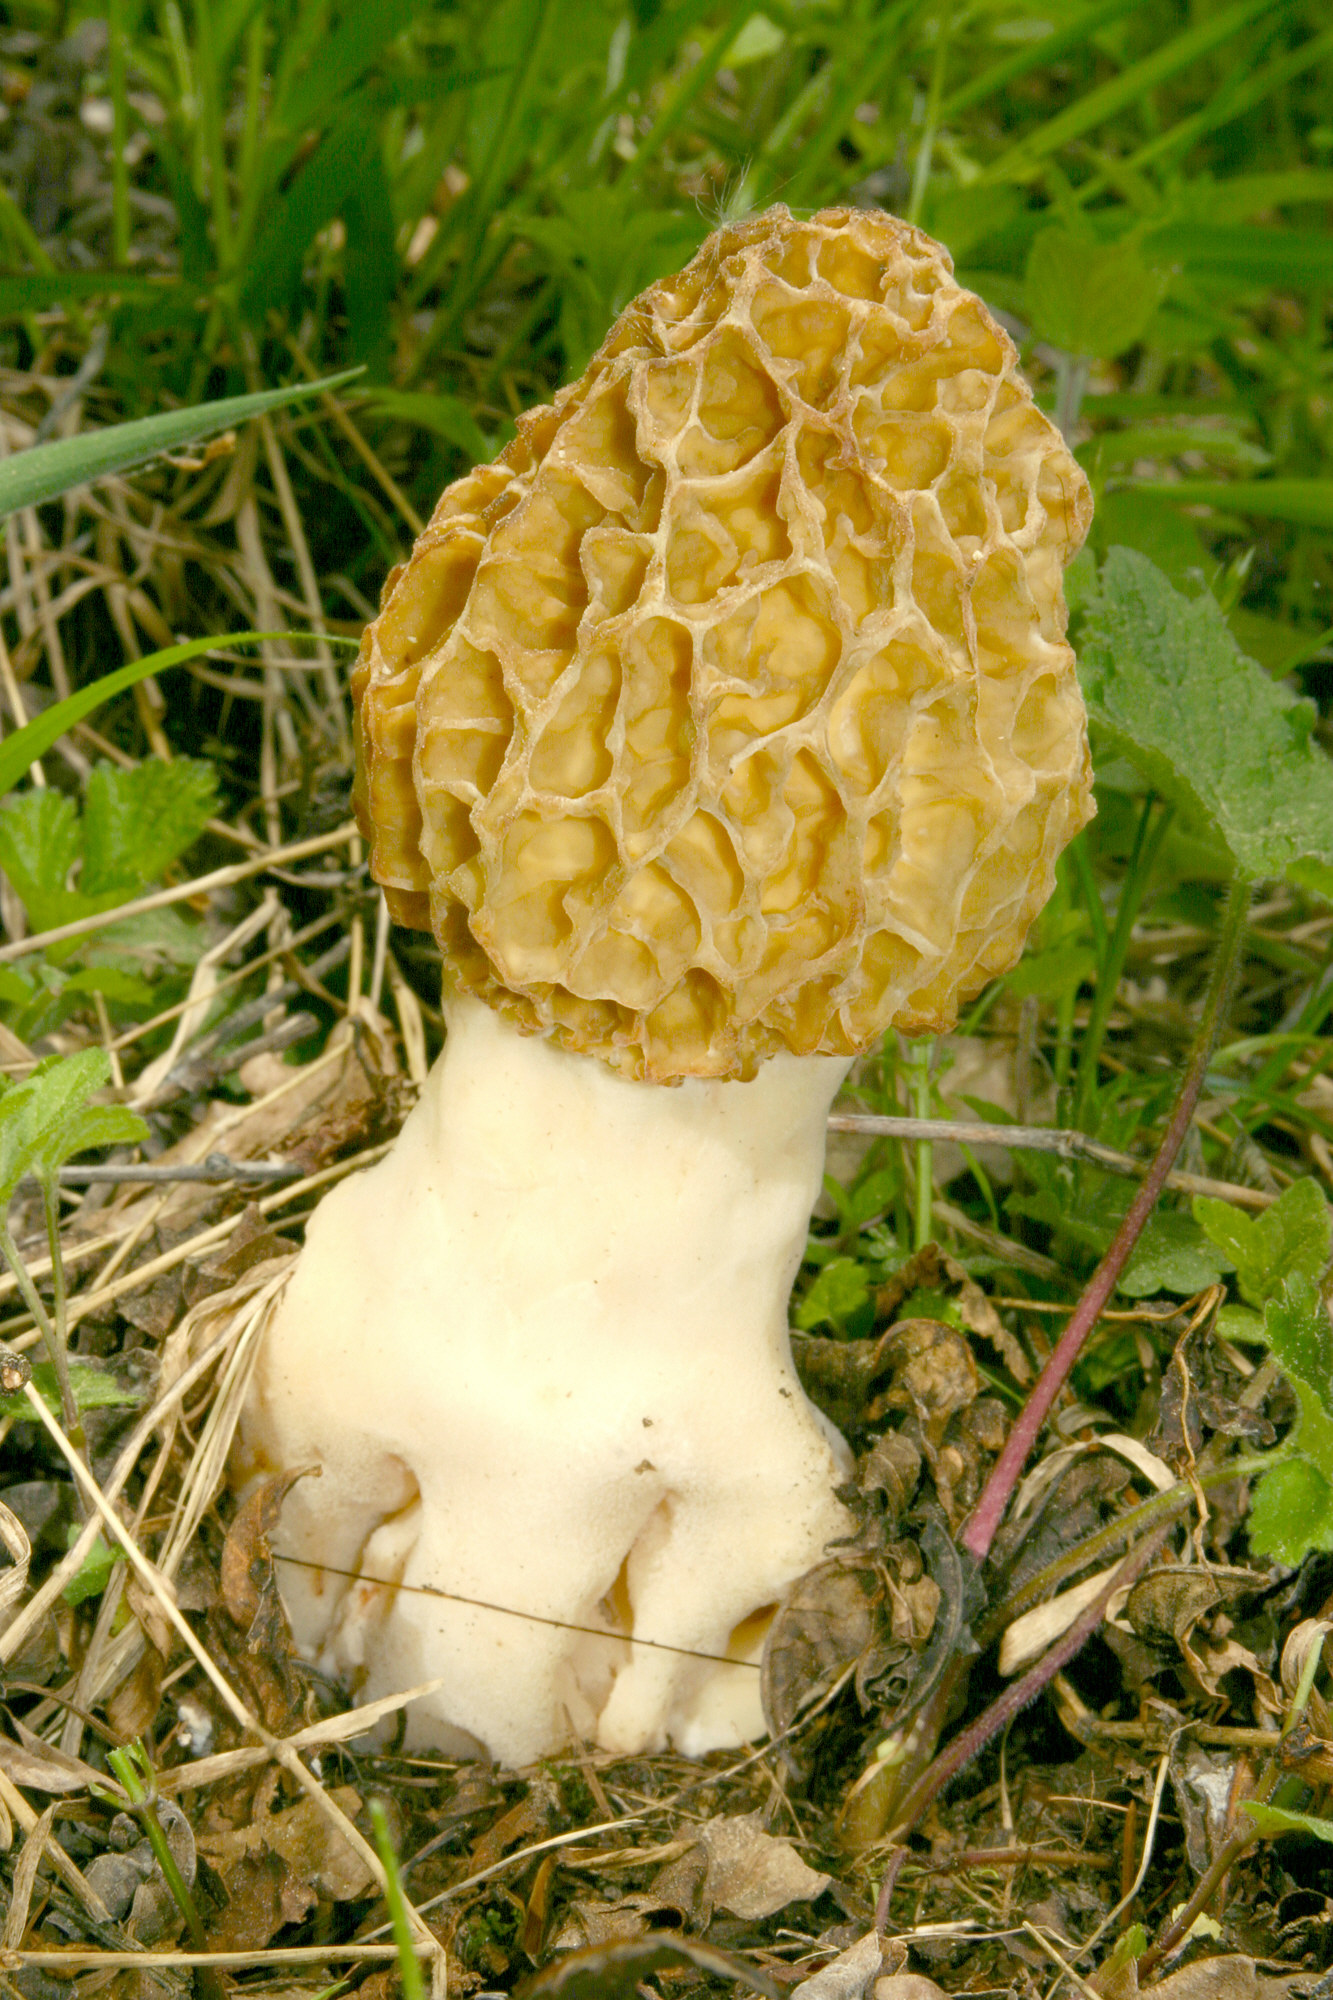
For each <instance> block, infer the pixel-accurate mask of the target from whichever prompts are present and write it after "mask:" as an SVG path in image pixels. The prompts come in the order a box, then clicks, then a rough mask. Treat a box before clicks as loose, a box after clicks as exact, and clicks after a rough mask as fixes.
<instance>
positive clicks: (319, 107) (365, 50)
mask: <svg viewBox="0 0 1333 2000" xmlns="http://www.w3.org/2000/svg"><path fill="white" fill-rule="evenodd" d="M423 4H424V0H359V4H358V5H355V6H352V7H348V8H347V9H345V11H344V13H343V18H342V19H341V20H340V21H339V23H338V25H337V27H336V28H335V29H334V30H333V32H332V33H331V34H330V35H329V36H328V37H327V39H326V40H325V42H324V43H323V45H322V47H321V49H320V52H319V61H318V62H317V63H312V64H311V65H310V67H309V68H308V69H306V70H303V71H302V72H301V74H300V75H299V76H297V77H295V78H294V79H293V82H292V87H291V89H290V90H289V91H288V92H287V93H286V95H285V96H284V98H283V100H282V102H281V103H279V104H276V105H275V106H274V108H273V113H272V117H271V120H270V123H271V124H272V126H274V127H275V128H280V129H281V130H283V131H284V132H288V133H290V134H291V135H292V140H293V144H297V143H299V141H300V140H301V138H302V137H303V136H304V134H305V133H307V132H309V131H311V130H313V129H314V128H315V127H316V126H318V125H320V124H322V122H323V120H324V117H325V115H326V113H327V112H328V111H329V110H330V108H331V107H332V106H333V105H334V104H335V103H336V102H337V100H338V99H339V98H340V97H342V96H343V94H344V93H345V92H346V91H349V90H350V89H351V88H352V86H353V85H354V84H356V83H359V82H360V80H361V78H362V77H363V76H364V75H365V73H366V71H367V70H368V69H369V68H370V66H371V64H372V63H374V62H375V61H376V59H377V58H378V56H379V54H380V52H381V50H382V49H384V48H385V47H387V45H388V44H389V43H390V42H391V41H393V40H394V39H395V37H396V36H398V35H400V34H401V33H402V32H403V29H404V28H406V27H407V26H408V25H409V24H410V22H411V20H412V17H413V15H414V14H416V13H418V12H420V11H421V8H422V6H423Z"/></svg>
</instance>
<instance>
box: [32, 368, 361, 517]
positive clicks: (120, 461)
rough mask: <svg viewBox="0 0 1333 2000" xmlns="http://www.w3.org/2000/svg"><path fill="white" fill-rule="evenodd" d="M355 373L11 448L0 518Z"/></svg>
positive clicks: (330, 386)
mask: <svg viewBox="0 0 1333 2000" xmlns="http://www.w3.org/2000/svg"><path fill="white" fill-rule="evenodd" d="M360 372H361V371H360V370H359V369H357V368H348V369H344V371H343V372H342V374H340V375H326V376H325V377H324V378H323V379H322V380H321V381H318V382H294V383H292V384H291V386H290V387H289V388H286V389H262V390H260V391H259V392H258V393H257V394H256V395H252V396H224V397H222V398H221V400H220V401H219V402H216V403H196V404H194V405H193V406H192V407H191V408H190V409H188V410H167V411H165V412H164V413H163V414H162V415H161V416H156V417H141V418H139V419H138V421H137V422H135V423H132V424H112V425H109V426H108V428H107V429H106V430H102V431H92V432H87V433H85V434H83V435H81V436H79V437H72V438H60V439H59V440H58V441H57V442H56V443H54V444H39V445H35V446H33V447H32V448H31V449H30V450H28V451H21V452H16V453H15V454H14V456H13V457H12V458H8V459H5V460H4V462H3V463H0V520H3V519H4V517H5V515H7V514H12V513H14V512H15V511H16V510H17V509H18V508H20V507H36V506H39V505H40V504H41V503H42V502H43V501H45V500H57V499H59V497H60V495H61V494H62V493H67V492H68V491H69V489H70V487H71V486H83V485H86V484H87V482H88V481H89V480H92V479H106V478H108V477H109V476H110V475H111V474H112V473H116V472H129V471H131V470H132V469H133V468H134V467H135V466H138V465H144V464H146V463H147V461H148V460H149V459H151V458H159V457H160V456H161V454H162V453H163V452H164V451H174V450H175V449H176V448H177V447H178V446H180V445H185V444H193V443H194V442H195V440H196V439H197V438H201V437H207V436H208V434H209V432H210V431H225V430H227V429H228V428H229V427H230V426H231V425H232V424H239V423H241V422H242V421H243V420H244V419H245V418H246V417H257V416H259V415H260V414H261V413H262V412H263V411H265V410H278V409H281V408H282V406H283V405H284V404H285V403H299V402H301V401H303V400H304V399H305V398H306V397H307V396H316V395H320V394H322V393H323V392H324V391H326V390H329V389H337V388H340V387H341V386H342V384H343V383H344V382H350V381H351V380H352V379H353V377H354V376H356V375H358V374H359V373H360Z"/></svg>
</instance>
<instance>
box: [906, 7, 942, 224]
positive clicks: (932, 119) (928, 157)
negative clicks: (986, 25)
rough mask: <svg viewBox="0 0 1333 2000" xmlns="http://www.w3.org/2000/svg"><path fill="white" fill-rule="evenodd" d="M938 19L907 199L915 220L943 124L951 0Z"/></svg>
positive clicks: (911, 218) (909, 216) (910, 215)
mask: <svg viewBox="0 0 1333 2000" xmlns="http://www.w3.org/2000/svg"><path fill="white" fill-rule="evenodd" d="M936 21H937V23H938V32H937V35H936V40H935V60H934V62H933V63H932V64H931V67H930V90H929V92H928V94H927V97H926V120H925V128H924V130H923V131H922V134H921V144H920V145H919V146H918V147H917V149H916V160H915V162H914V163H913V167H912V192H911V194H910V195H909V196H908V199H907V221H908V222H913V223H916V222H920V220H921V211H922V209H923V208H924V207H925V202H926V189H927V188H928V187H929V185H930V167H931V161H932V160H933V159H934V157H935V135H936V133H937V132H938V131H939V128H940V103H941V101H942V99H943V96H944V71H945V67H946V65H947V63H948V59H949V40H950V37H951V35H952V34H953V5H952V0H943V4H942V5H941V6H940V8H939V11H938V13H937V15H936Z"/></svg>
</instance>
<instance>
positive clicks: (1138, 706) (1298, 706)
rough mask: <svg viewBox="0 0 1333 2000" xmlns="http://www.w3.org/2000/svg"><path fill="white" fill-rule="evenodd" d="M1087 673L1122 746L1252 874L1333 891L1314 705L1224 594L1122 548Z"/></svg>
mask: <svg viewBox="0 0 1333 2000" xmlns="http://www.w3.org/2000/svg"><path fill="white" fill-rule="evenodd" d="M1079 673H1080V678H1081V679H1082V682H1083V690H1084V693H1085V695H1086V696H1087V700H1088V706H1089V709H1090V711H1091V713H1092V714H1093V716H1094V717H1095V719H1096V720H1097V722H1098V723H1099V724H1100V725H1101V727H1102V728H1103V729H1104V730H1105V731H1106V732H1107V735H1108V736H1109V737H1110V739H1111V742H1112V745H1113V747H1114V748H1116V749H1117V750H1119V751H1121V752H1122V753H1123V754H1124V755H1125V756H1126V757H1128V758H1129V759H1130V761H1131V762H1132V763H1133V764H1135V765H1136V767H1137V768H1138V769H1139V770H1140V771H1141V772H1142V773H1143V775H1144V776H1145V777H1146V778H1147V780H1148V782H1149V784H1151V785H1152V786H1153V787H1154V789H1155V790H1157V791H1158V792H1160V793H1161V794H1162V796H1163V797H1164V798H1167V799H1170V800H1171V801H1172V802H1173V803H1174V804H1175V805H1177V806H1178V807H1180V808H1181V810H1182V811H1183V812H1184V813H1186V814H1187V815H1188V816H1189V818H1191V819H1193V820H1194V821H1195V822H1196V823H1200V824H1202V825H1203V826H1204V827H1205V828H1208V829H1211V830H1213V831H1214V832H1215V833H1216V834H1217V835H1219V836H1220V838H1221V839H1222V840H1223V841H1224V842H1225V844H1226V846H1227V848H1228V850H1229V852H1230V854H1231V856H1232V858H1233V860H1234V862H1235V864H1236V867H1237V870H1238V871H1239V873H1240V874H1241V875H1243V876H1246V877H1248V878H1249V879H1250V880H1252V881H1255V880H1265V879H1272V878H1275V877H1281V876H1288V877H1290V878H1291V879H1293V880H1298V881H1300V882H1302V883H1303V884H1304V885H1305V886H1306V887H1310V888H1316V889H1318V890H1319V891H1320V892H1321V893H1322V894H1324V895H1326V896H1330V897H1333V762H1330V760H1329V758H1328V756H1327V755H1326V753H1325V752H1324V751H1323V749H1322V748H1321V747H1320V746H1319V745H1318V744H1317V743H1316V742H1314V741H1313V740H1312V730H1313V727H1314V722H1315V709H1314V706H1313V704H1312V703H1310V702H1307V701H1301V700H1298V699H1297V698H1296V697H1295V696H1294V695H1292V694H1291V693H1289V692H1288V690H1287V689H1286V688H1285V687H1283V686H1281V685H1280V684H1278V683H1277V682H1274V681H1272V680H1270V679H1269V677H1268V675H1267V674H1266V673H1264V671H1263V669H1262V668H1261V667H1259V666H1258V665H1256V663H1255V662H1254V661H1253V660H1249V659H1246V657H1245V655H1244V654H1243V653H1242V652H1241V650H1240V648H1239V647H1238V646H1237V644H1236V641H1235V639H1234V637H1233V636H1232V633H1231V631H1230V629H1229V627H1228V625H1227V623H1226V620H1225V618H1224V617H1223V615H1222V612H1221V611H1220V609H1219V608H1218V606H1217V604H1216V603H1215V602H1214V600H1213V599H1212V598H1211V597H1208V596H1204V597H1199V598H1194V599H1191V598H1187V597H1183V596H1182V595H1181V594H1180V592H1179V591H1177V590H1174V589H1173V588H1172V586H1171V584H1170V583H1169V582H1168V581H1167V579H1166V578H1165V577H1164V576H1163V575H1162V573H1161V571H1160V570H1159V569H1157V568H1156V566H1155V565H1154V564H1153V563H1151V562H1149V561H1148V559H1147V557H1146V556H1141V555H1138V554H1136V553H1135V552H1134V551H1133V550H1131V549H1124V548H1114V549H1112V550H1111V551H1110V553H1109V555H1108V556H1107V558H1106V563H1105V566H1104V567H1103V570H1102V579H1101V588H1100V589H1099V591H1098V593H1097V595H1096V597H1095V598H1094V599H1093V600H1092V602H1091V604H1090V605H1089V606H1088V608H1087V610H1086V612H1085V614H1084V622H1083V633H1082V639H1081V643H1080V649H1079Z"/></svg>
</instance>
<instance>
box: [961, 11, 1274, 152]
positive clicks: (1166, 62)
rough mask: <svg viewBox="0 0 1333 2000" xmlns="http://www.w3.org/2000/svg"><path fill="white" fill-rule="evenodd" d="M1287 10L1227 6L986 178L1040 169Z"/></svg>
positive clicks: (1059, 117)
mask: <svg viewBox="0 0 1333 2000" xmlns="http://www.w3.org/2000/svg"><path fill="white" fill-rule="evenodd" d="M1286 11H1287V0H1279V4H1278V5H1277V6H1274V4H1273V0H1237V4H1236V5H1235V6H1232V7H1226V8H1224V9H1223V10H1222V12H1221V13H1220V14H1215V15H1213V17H1212V19H1211V20H1203V21H1200V22H1198V23H1196V25H1195V26H1194V27H1192V28H1187V29H1186V30H1185V32H1184V34H1181V35H1176V36H1174V37H1173V38H1172V40H1171V41H1169V42H1164V43H1163V44H1162V46H1161V48H1158V49H1154V50H1153V52H1152V54H1151V55H1147V56H1144V57H1143V58H1142V59H1141V60H1140V61H1139V62H1136V63H1131V64H1130V67H1129V68H1128V69H1126V70H1122V71H1121V72H1120V75H1119V76H1115V77H1111V78H1110V79H1109V80H1108V81H1107V82H1106V83H1103V84H1099V85H1098V86H1097V88H1096V89H1095V90H1090V91H1089V92H1088V93H1087V95H1086V96H1085V97H1080V98H1079V99H1078V100H1077V102H1076V103H1074V104H1071V105H1069V106H1068V107H1067V109H1066V110H1064V111H1061V112H1058V113H1057V114H1056V116H1055V117H1054V118H1048V119H1047V120H1046V122H1045V124H1044V125H1042V126H1040V127H1039V128H1038V129H1037V130H1036V131H1035V132H1029V133H1028V134H1027V135H1026V137H1024V138H1022V139H1020V140H1019V142H1018V144H1017V145H1016V146H1012V147H1010V149H1009V151H1008V152H1007V153H1004V154H1002V155H1001V157H1000V158H999V159H998V160H997V161H996V162H995V164H994V165H993V166H992V167H991V168H990V170H989V172H988V173H987V175H986V179H987V180H1004V179H1008V178H1010V177H1012V176H1015V175H1018V174H1021V173H1023V172H1024V171H1025V170H1026V169H1028V168H1030V167H1033V166H1035V165H1036V164H1037V162H1038V161H1039V160H1044V159H1049V158H1050V156H1051V154H1052V153H1058V152H1060V151H1062V150H1063V148H1064V147H1066V146H1068V145H1071V144H1072V143H1073V141H1074V140H1075V139H1082V138H1084V137H1085V136H1086V135H1087V134H1088V133H1089V132H1093V131H1095V130H1096V129H1097V128H1098V126H1100V125H1105V124H1106V123H1107V122H1108V120H1110V119H1112V118H1115V117H1117V116H1118V115H1119V114H1120V112H1122V111H1125V110H1128V109H1129V107H1130V106H1131V105H1134V104H1138V103H1140V102H1141V101H1142V99H1143V98H1144V97H1145V96H1146V95H1147V93H1148V92H1149V91H1150V90H1153V89H1155V88H1156V86H1157V85H1158V84H1159V83H1164V82H1165V81H1166V79H1167V78H1168V77H1170V76H1175V75H1177V74H1178V72H1179V71H1180V70H1182V69H1187V68H1188V67H1189V65H1190V64H1191V63H1195V62H1198V61H1200V60H1201V58H1202V57H1204V56H1206V55H1210V54H1211V53H1212V51H1213V50H1214V49H1216V48H1219V47H1221V46H1222V45H1223V44H1224V43H1225V42H1228V41H1229V40H1230V39H1231V37H1232V36H1233V35H1235V34H1238V33H1239V32H1240V30H1241V29H1242V28H1243V27H1245V26H1246V25H1247V24H1248V23H1249V22H1250V21H1252V20H1254V19H1255V17H1256V16H1257V15H1260V14H1266V15H1267V16H1268V19H1267V21H1266V22H1265V26H1266V27H1270V28H1271V26H1272V23H1273V20H1274V18H1275V17H1276V16H1277V15H1278V14H1281V13H1285V12H1286Z"/></svg>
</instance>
